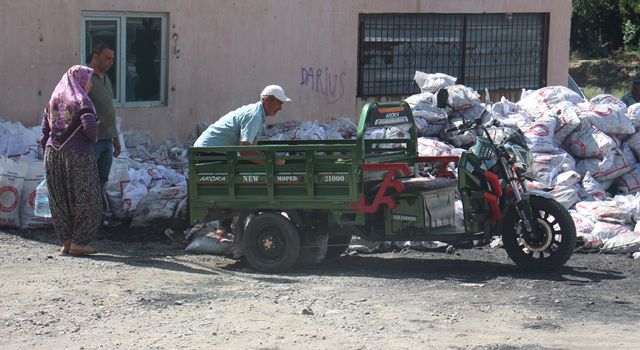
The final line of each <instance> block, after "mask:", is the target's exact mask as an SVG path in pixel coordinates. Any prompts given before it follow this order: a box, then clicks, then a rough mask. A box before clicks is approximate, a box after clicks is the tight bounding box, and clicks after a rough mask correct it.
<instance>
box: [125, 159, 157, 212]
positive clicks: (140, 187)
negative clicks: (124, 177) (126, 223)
mask: <svg viewBox="0 0 640 350" xmlns="http://www.w3.org/2000/svg"><path fill="white" fill-rule="evenodd" d="M129 178H130V181H129V183H127V185H126V186H125V187H124V192H123V193H122V207H123V209H124V212H125V216H126V217H133V216H135V210H136V207H137V205H138V202H140V200H141V199H142V198H143V197H144V196H145V195H146V194H147V193H148V192H149V184H150V183H151V176H149V173H148V172H147V170H146V169H129Z"/></svg>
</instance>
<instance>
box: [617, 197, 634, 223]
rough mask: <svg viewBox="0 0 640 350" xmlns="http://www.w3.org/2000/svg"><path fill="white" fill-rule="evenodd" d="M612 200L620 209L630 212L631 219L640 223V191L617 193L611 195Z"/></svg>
mask: <svg viewBox="0 0 640 350" xmlns="http://www.w3.org/2000/svg"><path fill="white" fill-rule="evenodd" d="M613 200H614V201H615V202H616V204H617V205H618V207H619V208H620V209H621V210H624V211H628V212H629V213H631V217H632V218H633V220H635V221H636V222H639V223H640V192H636V193H635V194H626V195H622V194H619V195H617V196H615V197H613Z"/></svg>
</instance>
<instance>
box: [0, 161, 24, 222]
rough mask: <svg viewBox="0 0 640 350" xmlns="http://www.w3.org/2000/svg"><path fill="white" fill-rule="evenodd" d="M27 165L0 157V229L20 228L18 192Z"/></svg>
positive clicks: (20, 188)
mask: <svg viewBox="0 0 640 350" xmlns="http://www.w3.org/2000/svg"><path fill="white" fill-rule="evenodd" d="M28 168H29V165H28V164H27V163H26V162H15V161H13V160H11V159H9V158H4V157H0V227H10V228H18V227H20V192H21V191H22V184H23V183H24V176H25V175H26V173H27V169H28Z"/></svg>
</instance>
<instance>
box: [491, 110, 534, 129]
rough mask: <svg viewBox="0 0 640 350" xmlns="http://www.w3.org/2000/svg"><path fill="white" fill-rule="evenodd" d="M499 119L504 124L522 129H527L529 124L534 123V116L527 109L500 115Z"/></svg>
mask: <svg viewBox="0 0 640 350" xmlns="http://www.w3.org/2000/svg"><path fill="white" fill-rule="evenodd" d="M497 119H498V120H499V121H500V123H501V124H502V125H504V126H508V127H511V128H518V129H522V130H524V129H526V128H527V127H528V126H529V125H531V123H533V118H532V117H531V116H530V115H529V114H528V113H527V112H525V111H521V112H518V113H512V114H509V115H508V116H504V117H498V118H497Z"/></svg>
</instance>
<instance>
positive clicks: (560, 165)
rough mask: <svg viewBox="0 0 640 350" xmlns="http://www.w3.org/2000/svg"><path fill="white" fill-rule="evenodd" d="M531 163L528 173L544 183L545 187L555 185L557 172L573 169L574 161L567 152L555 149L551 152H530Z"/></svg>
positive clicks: (574, 166)
mask: <svg viewBox="0 0 640 350" xmlns="http://www.w3.org/2000/svg"><path fill="white" fill-rule="evenodd" d="M532 157H533V164H532V165H531V169H530V171H529V173H530V174H531V176H532V177H533V178H534V179H536V180H537V181H539V182H541V183H542V184H544V187H545V188H554V187H555V186H556V177H557V176H558V174H560V173H563V172H566V171H573V170H575V168H576V162H575V160H574V159H573V157H571V155H569V154H568V153H567V152H565V151H563V150H560V149H556V150H555V151H553V152H551V153H535V152H534V153H532Z"/></svg>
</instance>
